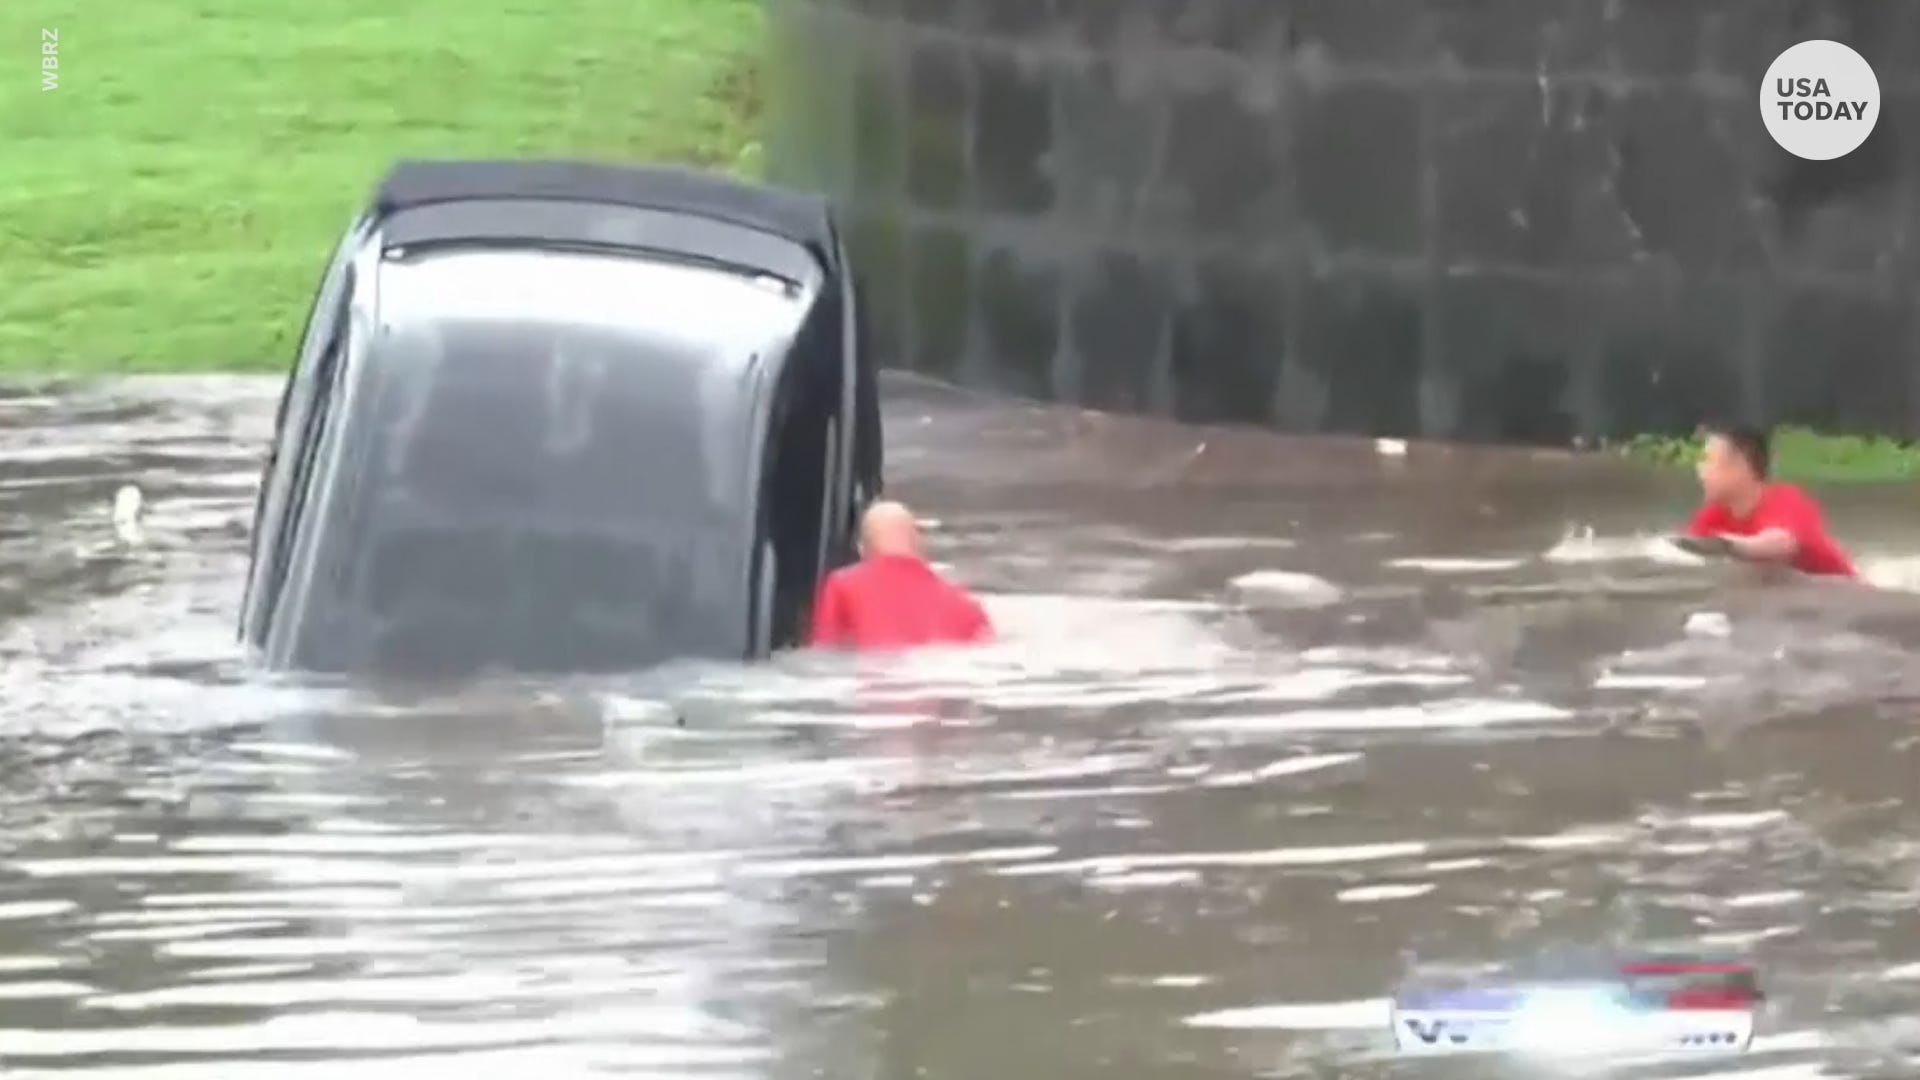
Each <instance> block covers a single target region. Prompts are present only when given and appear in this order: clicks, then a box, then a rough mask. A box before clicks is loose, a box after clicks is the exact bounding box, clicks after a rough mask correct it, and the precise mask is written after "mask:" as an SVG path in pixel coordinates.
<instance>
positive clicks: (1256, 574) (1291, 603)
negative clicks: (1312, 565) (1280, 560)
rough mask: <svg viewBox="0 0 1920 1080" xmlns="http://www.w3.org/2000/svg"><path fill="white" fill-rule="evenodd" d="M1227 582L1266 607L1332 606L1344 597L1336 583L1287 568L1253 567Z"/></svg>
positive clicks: (1247, 597)
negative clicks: (1255, 568) (1253, 569)
mask: <svg viewBox="0 0 1920 1080" xmlns="http://www.w3.org/2000/svg"><path fill="white" fill-rule="evenodd" d="M1229 584H1230V585H1232V586H1233V588H1234V589H1235V590H1236V591H1238V592H1240V593H1242V594H1244V598H1245V599H1246V600H1247V601H1249V602H1255V603H1259V604H1261V605H1266V606H1279V607H1299V608H1320V607H1331V606H1332V605H1334V604H1337V603H1339V602H1340V601H1341V600H1343V599H1345V598H1346V594H1345V593H1343V592H1342V591H1341V590H1340V587H1339V586H1337V585H1335V584H1333V583H1332V582H1330V581H1328V580H1326V579H1325V578H1319V577H1315V576H1314V575H1312V574H1301V573H1295V572H1293V571H1290V570H1255V571H1252V572H1251V573H1246V574H1241V575H1240V576H1239V577H1236V578H1234V579H1233V580H1232V581H1231V582H1229Z"/></svg>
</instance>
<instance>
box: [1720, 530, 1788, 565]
mask: <svg viewBox="0 0 1920 1080" xmlns="http://www.w3.org/2000/svg"><path fill="white" fill-rule="evenodd" d="M1720 538H1721V539H1723V540H1725V541H1726V542H1727V550H1728V551H1730V552H1732V553H1733V555H1734V557H1735V558H1739V559H1745V560H1747V561H1748V562H1765V563H1783V562H1792V561H1793V557H1794V556H1795V555H1797V554H1799V553H1800V542H1799V541H1798V540H1796V539H1794V537H1793V534H1792V533H1790V532H1788V531H1787V530H1785V529H1763V530H1761V531H1760V532H1758V533H1755V534H1754V535H1752V536H1733V535H1731V534H1728V533H1722V534H1720Z"/></svg>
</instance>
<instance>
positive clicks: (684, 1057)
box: [0, 1007, 772, 1077]
mask: <svg viewBox="0 0 1920 1080" xmlns="http://www.w3.org/2000/svg"><path fill="white" fill-rule="evenodd" d="M662 1011H665V1010H661V1009H648V1008H643V1007H629V1008H620V1009H613V1008H608V1009H599V1010H593V1011H583V1012H581V1013H576V1014H571V1015H562V1016H558V1017H552V1018H546V1019H539V1020H502V1019H491V1020H486V1021H481V1022H467V1023H459V1022H437V1021H428V1020H423V1019H420V1018H417V1017H411V1016H402V1015H397V1014H394V1013H385V1012H367V1011H344V1010H342V1011H334V1012H309V1013H301V1014H297V1015H292V1016H277V1017H272V1018H270V1019H267V1020H262V1021H260V1022H258V1023H251V1024H245V1023H242V1024H224V1025H219V1026H212V1025H203V1026H186V1025H160V1024H148V1025H142V1026H139V1027H119V1028H111V1029H101V1028H94V1029H85V1028H75V1029H61V1030H47V1029H38V1028H0V1060H4V1059H8V1058H12V1059H16V1060H14V1061H9V1063H8V1064H9V1069H8V1076H9V1077H12V1076H14V1075H18V1074H17V1072H16V1069H17V1067H18V1065H19V1064H20V1062H19V1061H18V1060H17V1059H20V1058H64V1057H81V1056H93V1055H99V1054H127V1055H133V1054H269V1053H297V1052H305V1053H323V1052H329V1051H355V1052H367V1051H381V1050H448V1049H460V1048H482V1047H488V1046H513V1045H515V1044H523V1043H540V1044H549V1043H553V1042H559V1041H565V1040H577V1039H582V1038H600V1039H613V1040H620V1041H622V1042H628V1043H631V1040H632V1039H633V1038H634V1036H635V1033H637V1032H638V1033H645V1032H649V1031H656V1030H658V1029H659V1028H660V1027H661V1026H663V1025H662V1017H661V1016H660V1013H661V1012H662ZM674 1019H675V1020H676V1021H677V1022H676V1023H675V1024H674V1026H675V1027H684V1026H685V1021H684V1018H683V1017H679V1016H676V1017H675V1018H674ZM626 1054H627V1056H630V1059H632V1060H644V1059H646V1058H649V1057H651V1058H652V1059H654V1063H655V1064H656V1065H659V1066H661V1067H686V1068H693V1067H697V1066H715V1065H750V1064H758V1063H763V1062H765V1061H767V1060H769V1059H770V1058H771V1056H772V1055H771V1052H770V1051H768V1050H767V1049H765V1048H761V1047H749V1046H727V1045H725V1044H724V1043H721V1042H719V1041H718V1040H713V1039H706V1040H701V1041H700V1042H699V1043H697V1044H696V1043H694V1042H691V1041H680V1040H675V1041H674V1042H665V1041H661V1042H655V1043H651V1044H647V1045H631V1046H630V1047H629V1048H628V1050H627V1052H626ZM331 1064H332V1067H333V1069H334V1071H335V1072H336V1073H337V1071H338V1069H339V1063H338V1062H334V1063H331ZM552 1065H553V1062H552V1061H551V1058H550V1056H549V1055H544V1054H543V1055H541V1057H540V1068H539V1069H538V1071H539V1072H544V1073H549V1074H551V1072H552ZM364 1066H365V1063H364V1062H361V1061H358V1060H356V1061H355V1062H354V1070H355V1074H356V1075H359V1074H360V1073H361V1071H362V1070H363V1068H364ZM195 1068H196V1069H197V1075H202V1076H205V1075H209V1073H213V1074H217V1075H219V1076H222V1077H225V1076H230V1075H232V1073H231V1072H230V1071H229V1070H228V1068H227V1066H226V1064H225V1063H224V1062H223V1063H222V1064H220V1065H219V1066H217V1067H215V1068H213V1069H209V1068H208V1066H207V1065H206V1064H205V1063H200V1064H197V1065H196V1066H195ZM286 1068H287V1066H286V1065H285V1064H284V1063H276V1064H275V1065H274V1069H275V1071H276V1072H277V1073H278V1072H282V1071H283V1070H285V1069H286ZM63 1075H68V1076H71V1075H74V1074H73V1073H63ZM110 1075H114V1076H119V1075H125V1073H123V1072H121V1071H120V1069H119V1068H118V1067H116V1068H115V1069H114V1070H112V1071H111V1073H110ZM462 1075H463V1076H470V1075H471V1074H469V1073H466V1072H464V1071H463V1072H462Z"/></svg>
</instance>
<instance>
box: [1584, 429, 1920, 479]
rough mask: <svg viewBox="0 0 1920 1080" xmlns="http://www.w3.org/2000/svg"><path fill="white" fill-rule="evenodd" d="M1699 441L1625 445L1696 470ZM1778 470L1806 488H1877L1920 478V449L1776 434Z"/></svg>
mask: <svg viewBox="0 0 1920 1080" xmlns="http://www.w3.org/2000/svg"><path fill="white" fill-rule="evenodd" d="M1700 443H1701V440H1699V439H1698V438H1693V439H1683V438H1677V437H1672V436H1655V435H1643V436H1640V437H1638V438H1635V439H1631V440H1629V441H1627V442H1626V443H1623V444H1621V445H1620V446H1619V448H1618V449H1619V450H1620V452H1621V453H1623V454H1625V455H1626V456H1627V457H1629V458H1632V459H1634V460H1635V461H1640V462H1644V463H1646V464H1648V465H1653V466H1657V467H1668V468H1691V467H1692V466H1693V463H1694V462H1695V461H1697V460H1699V456H1700ZM1773 471H1774V475H1776V476H1778V477H1779V478H1780V479H1782V480H1792V481H1797V482H1802V483H1876V482H1890V481H1901V480H1913V479H1915V478H1920V446H1916V445H1915V444H1913V443H1906V442H1900V441H1898V440H1895V439H1889V438H1885V437H1882V436H1877V435H1825V434H1821V433H1820V432H1817V431H1811V430H1808V429H1807V428H1801V427H1780V428H1776V429H1774V432H1773Z"/></svg>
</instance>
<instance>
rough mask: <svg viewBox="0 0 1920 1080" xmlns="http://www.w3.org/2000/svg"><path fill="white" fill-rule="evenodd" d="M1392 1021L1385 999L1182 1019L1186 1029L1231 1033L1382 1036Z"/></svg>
mask: <svg viewBox="0 0 1920 1080" xmlns="http://www.w3.org/2000/svg"><path fill="white" fill-rule="evenodd" d="M1392 1019H1393V1003H1392V1002H1391V1001H1389V1000H1388V999H1386V998H1368V999H1365V1000H1361V1001H1323V1002H1312V1003H1298V1004H1285V1005H1257V1006H1252V1007H1249V1008H1242V1009H1222V1010H1220V1011H1218V1012H1209V1013H1198V1014H1196V1015H1193V1016H1189V1017H1187V1018H1186V1020H1185V1021H1184V1023H1185V1024H1186V1026H1187V1027H1196V1028H1222V1029H1227V1030H1233V1031H1255V1030H1268V1031H1360V1030H1365V1029H1369V1028H1374V1029H1378V1030H1379V1031H1381V1032H1382V1033H1383V1034H1384V1033H1385V1032H1386V1030H1387V1024H1388V1022H1389V1021H1391V1020H1392Z"/></svg>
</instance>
